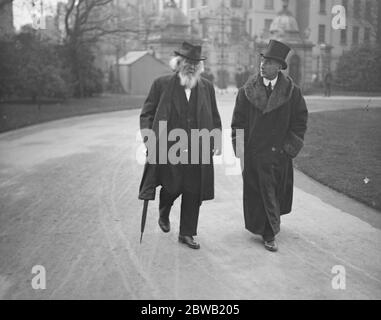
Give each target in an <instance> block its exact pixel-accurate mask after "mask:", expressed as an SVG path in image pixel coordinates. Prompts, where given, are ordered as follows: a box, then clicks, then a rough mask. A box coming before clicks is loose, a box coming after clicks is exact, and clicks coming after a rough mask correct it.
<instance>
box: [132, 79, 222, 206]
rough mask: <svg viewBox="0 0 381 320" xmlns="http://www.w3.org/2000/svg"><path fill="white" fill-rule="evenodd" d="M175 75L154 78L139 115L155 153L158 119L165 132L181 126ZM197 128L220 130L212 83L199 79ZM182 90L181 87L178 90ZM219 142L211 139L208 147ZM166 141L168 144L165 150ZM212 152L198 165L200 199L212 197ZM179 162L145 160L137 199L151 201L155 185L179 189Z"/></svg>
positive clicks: (167, 188) (172, 189)
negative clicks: (153, 138)
mask: <svg viewBox="0 0 381 320" xmlns="http://www.w3.org/2000/svg"><path fill="white" fill-rule="evenodd" d="M177 81H178V75H177V74H174V75H169V76H163V77H160V78H158V79H156V80H155V81H154V83H153V84H152V87H151V90H150V92H149V94H148V97H147V99H146V101H145V103H144V106H143V108H142V111H141V114H140V129H141V130H142V129H152V130H153V131H154V132H155V136H156V141H157V154H158V153H159V148H160V146H159V140H160V134H163V132H160V133H159V121H167V130H168V132H169V131H170V130H172V129H176V128H181V127H180V123H179V119H180V116H179V113H180V112H181V110H182V108H181V105H180V103H181V101H180V100H179V99H178V97H179V94H174V90H175V88H176V87H177V86H176V82H177ZM196 88H197V127H198V129H207V130H209V131H212V130H213V129H219V130H221V118H220V115H219V112H218V109H217V103H216V97H215V91H214V87H213V85H212V84H211V83H210V82H209V81H208V80H206V79H204V78H200V80H199V81H198V83H197V87H196ZM180 90H183V89H180ZM215 143H216V144H218V145H220V144H221V141H212V142H211V149H213V146H214V145H215ZM169 148H170V143H168V148H167V150H166V151H168V149H169ZM212 155H213V154H212V152H211V153H210V163H209V164H200V165H199V166H200V171H201V179H200V180H201V181H200V188H199V190H200V201H203V200H211V199H213V198H214V167H213V158H212ZM182 166H183V165H182V164H177V165H173V164H170V163H169V162H168V164H159V161H157V162H156V164H154V163H148V162H147V163H146V164H145V167H144V173H143V178H142V181H141V184H140V188H139V199H141V200H153V199H154V198H155V188H156V187H157V186H159V185H162V186H163V187H165V189H166V190H168V191H169V192H171V193H174V194H175V193H177V192H179V188H180V187H181V184H182V169H183V168H182Z"/></svg>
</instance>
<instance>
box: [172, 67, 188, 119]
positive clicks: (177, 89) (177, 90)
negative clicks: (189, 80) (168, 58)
mask: <svg viewBox="0 0 381 320" xmlns="http://www.w3.org/2000/svg"><path fill="white" fill-rule="evenodd" d="M172 87H173V95H172V102H173V104H174V106H175V108H176V111H177V113H178V114H179V115H180V114H181V104H182V103H184V99H185V100H186V97H185V91H184V89H183V87H182V86H181V85H180V79H179V77H178V75H177V74H176V75H175V80H174V82H173V86H172ZM181 94H183V95H184V97H183V96H181Z"/></svg>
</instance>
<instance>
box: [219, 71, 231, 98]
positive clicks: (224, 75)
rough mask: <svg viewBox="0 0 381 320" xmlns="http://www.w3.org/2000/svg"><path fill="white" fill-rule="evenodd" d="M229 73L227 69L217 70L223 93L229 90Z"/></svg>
mask: <svg viewBox="0 0 381 320" xmlns="http://www.w3.org/2000/svg"><path fill="white" fill-rule="evenodd" d="M228 79H229V74H228V72H227V71H226V70H223V69H220V70H218V71H217V87H218V89H220V92H221V94H224V92H226V91H227V88H228Z"/></svg>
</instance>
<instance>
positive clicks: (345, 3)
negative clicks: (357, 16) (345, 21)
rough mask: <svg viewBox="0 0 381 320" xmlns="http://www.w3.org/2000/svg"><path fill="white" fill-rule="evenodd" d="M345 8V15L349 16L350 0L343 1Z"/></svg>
mask: <svg viewBox="0 0 381 320" xmlns="http://www.w3.org/2000/svg"><path fill="white" fill-rule="evenodd" d="M343 7H344V8H345V13H346V14H347V16H348V0H343Z"/></svg>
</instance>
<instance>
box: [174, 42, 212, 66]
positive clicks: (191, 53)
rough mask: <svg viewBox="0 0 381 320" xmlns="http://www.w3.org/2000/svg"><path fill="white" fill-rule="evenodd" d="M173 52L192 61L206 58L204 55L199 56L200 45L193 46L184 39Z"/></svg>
mask: <svg viewBox="0 0 381 320" xmlns="http://www.w3.org/2000/svg"><path fill="white" fill-rule="evenodd" d="M175 54H176V55H178V56H181V57H184V58H187V59H189V60H194V61H201V60H206V57H203V56H201V46H194V45H193V44H191V43H189V42H186V41H184V42H183V44H182V46H181V48H180V50H178V51H175Z"/></svg>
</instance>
